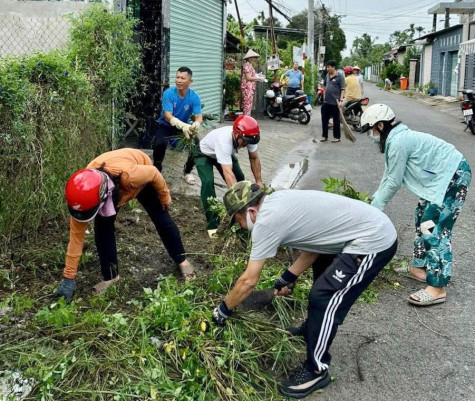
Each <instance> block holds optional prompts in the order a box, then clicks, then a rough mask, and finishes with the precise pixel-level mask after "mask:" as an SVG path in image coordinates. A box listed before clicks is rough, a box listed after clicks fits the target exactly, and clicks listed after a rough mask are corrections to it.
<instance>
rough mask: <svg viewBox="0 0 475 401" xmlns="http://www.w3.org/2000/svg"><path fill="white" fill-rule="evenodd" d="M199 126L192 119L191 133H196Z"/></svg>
mask: <svg viewBox="0 0 475 401" xmlns="http://www.w3.org/2000/svg"><path fill="white" fill-rule="evenodd" d="M200 127H201V124H200V123H199V122H198V121H194V122H193V124H191V131H192V132H193V135H196V134H197V133H198V131H199V129H200Z"/></svg>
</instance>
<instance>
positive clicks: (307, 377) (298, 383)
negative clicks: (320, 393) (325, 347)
mask: <svg viewBox="0 0 475 401" xmlns="http://www.w3.org/2000/svg"><path fill="white" fill-rule="evenodd" d="M330 381H331V377H330V374H329V373H328V369H325V370H322V371H321V372H317V371H315V368H314V367H313V366H312V365H311V364H310V363H309V362H304V363H303V365H302V366H301V367H300V368H298V369H296V370H295V371H294V372H292V374H291V375H290V377H289V378H288V379H287V380H286V381H285V382H283V383H281V384H279V392H280V393H281V394H282V395H284V396H286V397H290V398H297V399H300V398H305V397H307V396H308V395H309V394H311V393H312V392H314V391H315V390H319V389H321V388H323V387H325V386H327V385H328V384H329V383H330Z"/></svg>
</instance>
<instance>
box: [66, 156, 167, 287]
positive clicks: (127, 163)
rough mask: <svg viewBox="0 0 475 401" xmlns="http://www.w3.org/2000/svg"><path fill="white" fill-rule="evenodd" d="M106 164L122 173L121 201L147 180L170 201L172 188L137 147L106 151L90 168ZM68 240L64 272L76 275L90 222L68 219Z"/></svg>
mask: <svg viewBox="0 0 475 401" xmlns="http://www.w3.org/2000/svg"><path fill="white" fill-rule="evenodd" d="M101 166H103V170H104V171H105V172H107V173H109V174H111V175H112V176H117V175H120V184H119V202H118V204H117V205H118V206H121V205H123V204H124V203H126V202H128V201H129V200H131V199H134V198H135V197H136V196H137V194H138V193H139V192H140V190H141V189H142V188H143V187H145V186H146V185H147V184H151V185H152V186H153V187H154V188H155V190H156V191H157V193H158V197H159V199H158V200H159V201H160V203H161V204H162V205H164V206H168V205H170V204H171V197H170V191H169V190H168V187H167V183H166V182H165V179H164V178H163V177H162V175H161V174H160V172H159V171H158V170H157V168H156V167H155V166H154V165H153V164H152V161H151V160H150V158H149V157H148V156H147V155H146V154H145V153H143V152H142V151H140V150H138V149H131V148H125V149H119V150H113V151H111V152H106V153H103V154H102V155H100V156H98V157H96V158H95V159H94V160H93V161H92V162H90V163H89V164H88V166H87V168H94V169H97V168H99V167H101ZM69 223H70V230H69V244H68V249H67V251H66V265H65V267H64V271H63V276H64V277H66V278H75V277H76V274H77V269H78V265H79V260H80V259H81V255H82V250H83V246H84V237H85V235H86V228H87V224H88V223H81V222H79V221H77V220H74V219H73V218H72V217H71V218H70V219H69Z"/></svg>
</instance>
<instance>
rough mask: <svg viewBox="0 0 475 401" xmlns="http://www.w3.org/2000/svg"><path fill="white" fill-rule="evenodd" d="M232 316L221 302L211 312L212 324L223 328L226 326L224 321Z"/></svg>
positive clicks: (229, 310) (231, 312)
mask: <svg viewBox="0 0 475 401" xmlns="http://www.w3.org/2000/svg"><path fill="white" fill-rule="evenodd" d="M232 314H233V311H232V310H231V309H228V306H227V305H226V302H224V301H223V302H221V303H220V304H219V305H218V306H217V307H216V308H214V310H213V322H214V323H215V324H216V325H218V326H220V327H224V325H225V324H226V320H227V319H228V318H229V317H230V316H231V315H232Z"/></svg>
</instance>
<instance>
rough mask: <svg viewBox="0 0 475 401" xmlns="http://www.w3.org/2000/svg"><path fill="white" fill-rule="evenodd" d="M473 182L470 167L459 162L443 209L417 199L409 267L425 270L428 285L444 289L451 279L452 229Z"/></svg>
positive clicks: (448, 188)
mask: <svg viewBox="0 0 475 401" xmlns="http://www.w3.org/2000/svg"><path fill="white" fill-rule="evenodd" d="M471 180H472V173H471V171H470V166H469V164H468V163H467V160H465V158H463V159H462V161H461V162H460V164H459V166H458V167H457V170H456V171H455V174H454V176H453V177H452V180H451V181H450V184H449V186H448V187H447V192H446V193H445V197H444V201H443V205H442V206H437V205H435V204H433V203H431V202H429V201H426V200H424V199H419V203H418V205H417V207H416V218H415V224H416V238H415V240H414V255H413V259H412V267H415V268H425V269H426V274H427V284H428V285H430V286H433V287H445V286H447V285H448V284H449V282H450V277H451V275H452V229H453V226H454V224H455V221H456V220H457V217H458V215H459V213H460V210H461V209H462V206H463V204H464V202H465V197H466V196H467V189H468V187H469V186H470V182H471Z"/></svg>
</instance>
